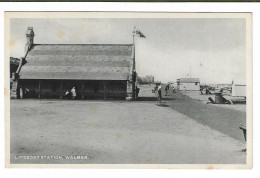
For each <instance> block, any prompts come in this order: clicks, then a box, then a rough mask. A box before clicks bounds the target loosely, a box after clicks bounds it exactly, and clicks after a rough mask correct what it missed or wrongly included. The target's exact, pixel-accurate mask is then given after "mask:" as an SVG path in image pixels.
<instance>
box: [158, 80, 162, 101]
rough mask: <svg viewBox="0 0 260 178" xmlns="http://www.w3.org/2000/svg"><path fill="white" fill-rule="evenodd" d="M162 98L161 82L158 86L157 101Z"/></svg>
mask: <svg viewBox="0 0 260 178" xmlns="http://www.w3.org/2000/svg"><path fill="white" fill-rule="evenodd" d="M161 100H162V86H161V84H160V85H159V86H158V101H159V102H161Z"/></svg>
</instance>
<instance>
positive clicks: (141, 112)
mask: <svg viewBox="0 0 260 178" xmlns="http://www.w3.org/2000/svg"><path fill="white" fill-rule="evenodd" d="M148 98H149V97H148ZM175 100H176V101H177V100H178V99H177V98H176V99H175ZM169 101H170V100H169ZM183 104H184V105H185V102H183ZM171 107H173V108H174V107H175V109H172V108H171ZM171 107H158V106H157V105H156V101H135V102H125V101H121V102H120V101H115V102H114V101H69V100H61V101H60V100H11V163H29V164H30V163H36V164H45V163H53V164H56V163H62V164H65V163H67V164H71V163H78V164H100V163H111V164H113V163H118V164H151V163H153V164H158V163H161V164H220V163H222V164H243V163H245V162H246V154H245V153H243V152H241V149H243V148H244V147H245V144H244V143H243V142H241V141H239V139H238V140H237V139H233V138H232V137H230V136H228V135H227V134H223V133H221V132H219V131H217V130H214V129H212V128H211V127H208V126H206V125H202V124H200V123H199V122H197V121H196V120H194V119H193V118H190V117H188V116H187V115H186V114H183V113H181V111H182V110H181V109H180V108H181V105H179V104H176V103H175V102H173V105H172V106H171ZM195 107H196V106H195ZM176 108H177V109H176ZM192 111H193V110H191V109H190V112H192ZM193 114H194V113H193ZM195 115H196V113H195ZM191 116H192V115H191ZM23 156H31V157H23ZM32 156H34V157H32ZM40 156H45V157H40ZM46 156H49V157H46ZM50 156H56V157H54V159H52V158H53V157H50ZM71 156H74V157H71ZM79 156H82V157H79ZM55 158H57V159H55ZM83 158H84V159H83Z"/></svg>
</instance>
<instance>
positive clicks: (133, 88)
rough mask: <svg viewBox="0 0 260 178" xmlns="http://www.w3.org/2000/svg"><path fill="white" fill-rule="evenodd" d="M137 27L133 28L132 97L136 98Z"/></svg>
mask: <svg viewBox="0 0 260 178" xmlns="http://www.w3.org/2000/svg"><path fill="white" fill-rule="evenodd" d="M135 74H136V73H135V27H134V29H133V72H132V92H133V94H132V97H133V100H135Z"/></svg>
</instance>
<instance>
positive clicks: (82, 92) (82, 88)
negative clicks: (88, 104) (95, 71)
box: [81, 81, 84, 100]
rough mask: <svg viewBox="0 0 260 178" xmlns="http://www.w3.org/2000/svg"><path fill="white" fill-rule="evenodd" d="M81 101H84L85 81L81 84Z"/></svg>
mask: <svg viewBox="0 0 260 178" xmlns="http://www.w3.org/2000/svg"><path fill="white" fill-rule="evenodd" d="M81 99H83V100H84V81H82V82H81Z"/></svg>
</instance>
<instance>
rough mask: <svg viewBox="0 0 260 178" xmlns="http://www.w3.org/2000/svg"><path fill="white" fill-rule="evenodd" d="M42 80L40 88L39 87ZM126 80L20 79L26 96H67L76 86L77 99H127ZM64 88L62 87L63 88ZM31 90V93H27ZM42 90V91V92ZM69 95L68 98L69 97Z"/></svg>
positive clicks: (20, 84)
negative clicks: (67, 92)
mask: <svg viewBox="0 0 260 178" xmlns="http://www.w3.org/2000/svg"><path fill="white" fill-rule="evenodd" d="M39 81H40V89H39ZM126 84H127V82H126V81H95V80H92V81H90V80H89V81H75V80H63V81H61V80H20V81H19V86H20V87H21V88H23V91H24V98H38V97H39V94H40V98H53V99H57V98H61V96H62V98H64V99H65V98H66V97H65V93H66V91H69V92H70V91H71V89H72V87H75V88H76V92H77V96H76V99H125V98H126V95H127V86H126ZM61 88H62V89H61ZM25 91H29V94H27V95H26V94H25V93H26V92H25ZM40 91H41V92H40ZM69 98H70V97H68V98H67V99H69Z"/></svg>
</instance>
